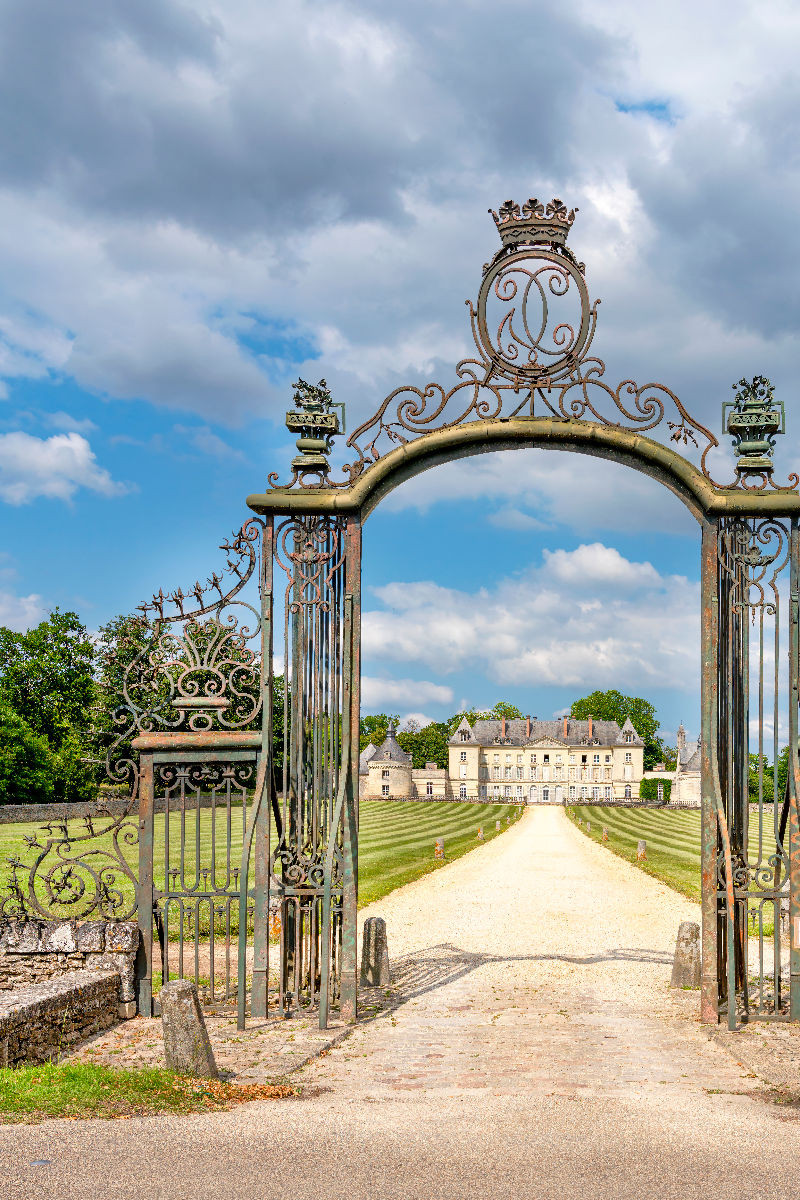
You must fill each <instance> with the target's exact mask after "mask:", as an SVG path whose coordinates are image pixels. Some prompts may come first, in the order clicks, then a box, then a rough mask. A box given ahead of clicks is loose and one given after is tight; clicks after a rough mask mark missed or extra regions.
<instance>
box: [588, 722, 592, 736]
mask: <svg viewBox="0 0 800 1200" xmlns="http://www.w3.org/2000/svg"><path fill="white" fill-rule="evenodd" d="M591 736H592V718H591V717H589V737H591Z"/></svg>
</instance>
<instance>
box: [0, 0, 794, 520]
mask: <svg viewBox="0 0 800 1200" xmlns="http://www.w3.org/2000/svg"><path fill="white" fill-rule="evenodd" d="M0 24H1V25H2V33H3V36H2V39H0V104H1V105H2V106H3V109H4V111H6V112H10V113H14V114H15V119H14V120H13V121H7V122H5V123H4V125H3V126H2V127H0V161H2V163H3V168H2V172H0V276H1V277H2V278H3V280H4V296H3V298H2V303H1V304H0V375H1V376H3V377H4V378H5V379H9V380H10V379H14V378H21V377H30V376H31V375H38V376H40V377H46V376H49V375H61V374H64V375H67V376H70V377H72V378H74V379H75V380H76V381H77V382H78V383H79V384H80V385H81V386H83V387H84V388H89V389H91V390H93V391H96V392H99V393H101V394H103V395H105V396H109V397H118V398H136V399H143V400H145V401H148V402H150V403H152V404H156V405H161V406H165V407H168V408H171V409H180V410H184V411H187V412H194V413H196V414H200V415H201V416H202V418H203V420H204V421H212V420H213V421H217V422H229V423H235V422H243V421H247V420H250V419H252V418H253V417H254V416H269V417H271V418H273V419H275V420H276V421H278V422H280V420H281V416H282V412H283V410H284V401H285V398H286V392H287V391H288V388H287V387H286V383H287V381H288V380H289V379H290V378H291V376H290V375H289V374H288V372H289V371H294V370H299V371H300V372H301V373H303V372H304V371H306V370H308V373H309V374H310V373H311V371H312V370H314V369H315V367H311V363H312V361H313V362H315V363H316V361H317V359H318V358H319V357H320V356H321V357H322V359H323V364H322V367H321V370H320V371H319V373H320V374H321V373H324V374H325V375H326V377H327V378H328V380H329V382H331V383H332V385H333V387H334V390H335V391H336V392H337V394H339V395H341V396H345V397H346V398H347V401H348V418H349V419H350V420H359V419H363V417H364V416H366V414H367V413H368V412H369V411H372V410H374V409H375V408H376V407H377V405H378V403H379V402H380V400H381V399H382V398H383V396H384V395H385V394H386V393H387V392H388V391H390V390H391V389H392V388H393V387H395V386H398V385H399V384H401V383H403V382H405V381H406V380H407V379H410V380H411V382H414V383H419V382H424V381H425V379H426V378H428V377H432V378H439V379H441V380H442V381H443V382H446V381H447V380H448V379H452V366H453V363H454V362H455V361H456V360H457V359H458V358H460V357H461V356H462V355H463V354H465V353H468V352H469V349H470V335H469V329H468V325H467V322H466V320H465V311H464V308H463V303H462V302H463V299H464V298H465V297H466V296H474V294H475V291H476V288H477V285H478V282H479V279H480V270H481V265H482V263H483V262H484V261H485V260H486V258H487V257H488V256H489V254H491V253H492V252H493V250H494V248H495V246H496V244H497V243H496V234H495V231H494V229H493V226H492V222H491V220H490V219H489V218H488V217H487V215H486V208H487V207H488V206H489V205H492V206H493V207H497V205H498V203H500V202H502V200H503V199H505V197H506V196H507V195H513V196H515V197H516V198H517V199H520V200H522V199H524V198H526V197H527V196H528V195H530V194H531V192H535V193H536V194H538V195H539V196H540V197H542V196H543V197H545V198H549V197H550V195H552V194H553V193H556V194H560V195H563V196H565V198H566V199H568V200H569V201H570V202H571V203H574V204H577V205H578V206H579V207H580V209H581V211H580V214H579V219H578V222H577V224H576V227H575V231H574V233H573V234H572V236H571V242H572V243H573V244H574V245H575V248H576V251H577V252H578V254H579V257H580V258H581V259H585V261H586V263H587V267H588V278H589V286H590V288H591V291H592V294H593V295H598V294H599V295H602V296H603V297H604V299H605V303H604V305H603V308H602V310H601V313H600V325H599V330H598V336H597V339H596V342H595V349H597V350H598V351H599V352H600V353H602V354H603V355H604V357H606V358H607V359H608V360H609V375H608V378H609V379H612V378H613V379H614V380H615V381H616V380H618V379H620V378H625V377H626V376H627V375H629V374H630V375H633V376H634V377H638V378H642V377H644V378H665V380H666V382H668V383H670V385H672V386H674V387H675V389H676V390H677V391H678V392H679V393H680V394H681V396H682V397H683V398H685V399H686V400H687V403H688V404H689V407H690V408H691V409H692V410H693V411H696V412H697V413H698V415H699V416H700V417H701V419H707V420H708V422H709V424H710V427H712V428H713V429H714V431H716V430H717V428H718V424H719V400H720V399H721V398H725V397H726V396H727V395H728V392H727V387H728V384H729V383H730V382H733V380H735V379H737V378H739V376H740V375H742V374H755V373H757V372H763V373H767V374H769V375H770V376H771V377H772V378H773V380H774V381H775V382H776V383H777V384H778V386H779V388H780V387H781V385H788V383H789V382H791V381H792V380H793V378H794V374H795V369H796V359H797V352H798V335H797V332H796V331H797V329H798V325H799V324H800V322H798V315H800V314H799V313H798V305H800V301H798V298H797V289H796V286H795V280H794V269H793V262H794V259H795V258H796V257H797V253H798V252H800V233H798V232H797V230H796V228H795V225H796V223H795V222H794V221H793V213H794V212H795V211H796V208H797V203H798V200H799V199H800V178H799V177H798V172H797V168H796V163H795V155H794V151H793V148H792V143H791V138H792V130H793V125H794V122H793V113H794V111H795V108H796V100H797V95H796V92H797V83H796V78H795V76H796V72H795V62H796V54H797V49H798V45H800V24H799V23H798V17H797V14H796V13H794V11H793V10H792V9H791V7H790V6H775V5H757V4H756V3H755V2H754V0H749V2H744V0H743V2H742V3H741V4H737V5H736V6H735V7H734V10H731V8H730V6H729V5H728V6H724V7H723V6H722V4H721V3H717V0H714V3H710V4H708V5H705V6H702V8H700V9H699V8H698V6H697V5H696V4H690V3H689V0H675V3H674V4H672V5H670V6H669V8H668V9H665V10H664V12H663V13H662V12H661V10H656V9H654V8H653V7H652V6H647V5H641V4H639V5H637V4H635V3H633V0H609V2H608V3H607V4H604V5H602V6H601V7H600V8H598V6H597V5H590V4H588V2H587V0H567V2H566V3H564V4H562V5H559V6H555V7H551V9H549V10H547V11H545V10H542V11H536V12H534V11H533V10H532V9H531V6H530V5H529V4H526V3H524V2H523V0H497V2H496V3H495V4H493V5H491V6H489V5H468V6H464V5H456V4H455V3H454V2H453V0H444V2H443V3H441V4H438V5H435V6H431V5H430V4H424V3H422V0H409V3H407V4H404V5H402V6H393V7H387V6H385V5H378V4H376V3H375V2H374V0H350V2H348V3H339V2H338V0H337V2H333V0H321V2H319V3H314V4H311V3H310V0H298V2H297V3H294V4H291V5H284V6H282V7H281V8H279V9H276V8H274V7H270V8H269V9H267V8H265V7H264V6H263V4H261V3H259V2H258V0H236V2H235V3H226V4H223V3H221V2H220V0H198V2H197V3H194V4H192V5H187V4H185V3H180V2H178V0H161V2H160V3H156V2H155V0H144V2H142V3H132V2H131V0H108V2H107V3H104V4H103V5H102V9H101V10H100V9H98V6H97V5H96V4H93V3H91V2H90V0H75V2H74V3H71V4H70V5H69V6H68V8H67V7H65V6H64V4H63V3H61V2H60V0H42V2H41V3H38V4H30V3H29V0H8V2H7V3H6V4H5V5H4V7H3V12H2V16H0ZM509 28H513V30H514V36H513V37H509V36H508V29H509ZM686 28H691V30H692V37H691V39H690V40H689V41H688V42H687V40H686V38H685V36H683V31H684V30H685V29H686ZM500 64H502V66H501V65H500ZM298 79H300V80H302V103H299V102H297V95H298V92H297V80H298ZM476 79H483V80H484V81H485V83H486V86H484V87H476V86H475V81H476ZM531 114H535V116H534V117H531ZM759 213H761V214H763V213H768V214H769V217H768V220H769V222H770V223H771V224H774V225H775V226H776V227H778V228H779V229H780V237H781V253H780V254H779V255H778V254H774V255H770V254H768V253H767V252H766V251H765V250H764V249H763V243H758V247H757V248H756V246H757V244H756V243H755V242H754V241H753V237H752V227H753V222H754V221H755V220H756V219H758V214H759ZM275 321H278V322H280V323H282V327H285V328H288V329H290V330H292V331H293V334H294V336H293V338H290V339H289V340H288V341H287V339H286V338H282V339H280V341H281V344H280V345H277V344H276V342H275V340H274V339H272V340H271V339H270V338H269V337H266V338H261V339H260V340H259V338H257V337H256V338H254V328H256V327H257V328H262V327H269V325H270V322H273V323H274V322H275ZM276 453H277V450H276ZM270 465H272V464H270ZM275 465H277V463H276V464H275ZM562 503H563V505H564V506H565V507H567V508H568V506H569V503H570V501H569V497H568V496H565V498H564V499H563V501H562ZM537 519H541V518H540V517H539V516H538V515H537V514H536V513H535V512H533V511H527V510H526V508H525V506H524V505H520V504H519V503H518V502H517V501H516V500H515V499H514V498H513V497H509V498H508V499H507V501H506V503H505V504H504V506H503V507H502V508H500V509H499V510H498V512H497V513H496V514H495V515H494V517H493V520H495V522H496V523H499V524H505V526H506V527H511V528H518V529H519V530H520V531H523V530H524V529H532V528H533V526H532V525H531V524H530V521H531V520H537Z"/></svg>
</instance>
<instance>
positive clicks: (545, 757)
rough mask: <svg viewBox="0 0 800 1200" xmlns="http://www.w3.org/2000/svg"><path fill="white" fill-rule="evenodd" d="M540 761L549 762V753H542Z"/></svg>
mask: <svg viewBox="0 0 800 1200" xmlns="http://www.w3.org/2000/svg"><path fill="white" fill-rule="evenodd" d="M542 762H548V763H549V762H550V755H549V754H545V755H544V757H543V758H542Z"/></svg>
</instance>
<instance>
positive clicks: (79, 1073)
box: [0, 1063, 302, 1123]
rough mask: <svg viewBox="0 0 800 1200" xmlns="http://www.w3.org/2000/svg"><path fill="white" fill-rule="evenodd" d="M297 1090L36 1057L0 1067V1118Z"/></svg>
mask: <svg viewBox="0 0 800 1200" xmlns="http://www.w3.org/2000/svg"><path fill="white" fill-rule="evenodd" d="M301 1094H302V1089H301V1088H300V1087H299V1086H298V1085H297V1084H287V1083H285V1082H284V1081H281V1080H276V1081H273V1082H271V1083H262V1084H245V1085H242V1084H233V1083H222V1082H221V1081H218V1080H210V1079H190V1078H188V1077H186V1076H182V1075H173V1074H172V1072H171V1071H162V1070H159V1069H158V1068H156V1067H146V1068H140V1069H139V1070H136V1071H120V1070H114V1069H112V1068H111V1067H102V1066H94V1065H87V1064H83V1063H42V1064H39V1065H36V1066H29V1065H24V1066H21V1067H3V1068H2V1069H0V1122H23V1123H26V1122H32V1121H41V1120H43V1119H44V1118H46V1117H67V1118H69V1117H72V1118H77V1117H92V1118H93V1119H97V1118H103V1117H105V1118H115V1117H116V1118H124V1117H134V1116H147V1115H148V1114H150V1113H176V1114H185V1113H195V1112H219V1111H221V1110H224V1109H229V1108H233V1107H234V1105H236V1104H242V1103H244V1102H246V1101H248V1100H288V1099H290V1098H293V1097H295V1096H300V1095H301Z"/></svg>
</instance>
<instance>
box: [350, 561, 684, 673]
mask: <svg viewBox="0 0 800 1200" xmlns="http://www.w3.org/2000/svg"><path fill="white" fill-rule="evenodd" d="M374 593H375V595H376V596H377V598H378V599H379V600H380V601H381V603H382V604H383V608H382V609H380V610H375V609H373V610H371V611H368V612H366V613H365V614H364V620H363V648H364V654H365V656H366V655H368V656H370V659H371V661H375V662H381V663H383V664H385V663H387V662H401V663H403V664H406V663H417V664H419V665H420V666H421V667H422V668H424V669H426V670H428V671H433V672H435V673H436V674H437V675H447V674H448V673H450V672H453V671H463V670H478V671H481V672H483V673H485V674H486V675H487V676H488V677H489V678H490V679H491V680H493V681H494V682H495V683H497V684H498V685H500V686H503V685H527V686H531V687H536V686H547V685H562V686H564V685H568V686H572V687H586V688H589V687H610V686H614V687H620V688H622V689H626V688H636V689H639V688H645V687H650V688H653V687H659V688H675V689H678V690H683V691H686V692H695V691H696V690H697V687H698V683H699V627H700V596H699V585H698V584H697V583H694V582H690V581H689V580H687V579H686V578H684V577H683V576H680V575H660V574H659V573H658V571H656V570H655V568H654V567H653V566H652V564H650V563H646V562H645V563H635V562H631V561H629V560H627V559H625V558H624V557H623V556H622V555H621V554H620V553H619V551H617V550H615V549H613V548H612V547H608V546H603V545H601V544H599V543H595V544H594V545H584V546H579V547H578V548H577V549H576V550H573V551H563V550H559V551H555V552H552V553H547V552H545V554H544V555H543V561H542V563H541V565H538V566H531V567H530V568H528V569H527V570H525V571H522V572H520V574H519V575H517V576H514V577H512V578H506V579H503V580H501V581H500V582H499V583H498V584H497V585H496V586H495V587H493V588H490V589H488V588H482V589H480V590H479V591H476V592H472V593H467V592H463V591H459V590H457V589H455V588H447V587H442V586H440V585H438V584H435V583H429V582H420V583H410V584H405V583H392V584H388V585H386V586H384V587H380V588H375V589H374ZM384 669H385V667H384Z"/></svg>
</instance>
